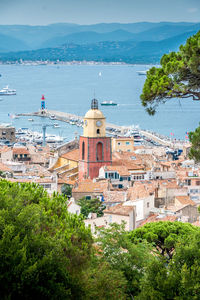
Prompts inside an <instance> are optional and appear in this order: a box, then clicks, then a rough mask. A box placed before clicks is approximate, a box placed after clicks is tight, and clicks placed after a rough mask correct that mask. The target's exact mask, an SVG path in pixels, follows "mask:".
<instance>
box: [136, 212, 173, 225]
mask: <svg viewBox="0 0 200 300" xmlns="http://www.w3.org/2000/svg"><path fill="white" fill-rule="evenodd" d="M176 219H177V216H165V215H163V217H162V216H161V215H158V214H153V215H150V216H149V217H148V218H146V219H145V220H144V221H142V222H141V223H140V225H139V226H138V227H142V226H144V225H145V224H147V223H152V222H160V221H162V222H165V221H171V222H174V221H176Z"/></svg>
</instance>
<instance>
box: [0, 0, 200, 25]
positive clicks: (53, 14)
mask: <svg viewBox="0 0 200 300" xmlns="http://www.w3.org/2000/svg"><path fill="white" fill-rule="evenodd" d="M138 22H155V23H160V22H193V23H197V22H200V1H199V0H168V1H165V0H151V1H149V0H140V1H137V0H123V1H122V0H96V1H94V0H73V1H72V0H34V1H33V0H0V25H30V26H35V25H36V26H37V25H38V26H45V25H51V24H56V23H72V24H79V25H91V24H98V23H138Z"/></svg>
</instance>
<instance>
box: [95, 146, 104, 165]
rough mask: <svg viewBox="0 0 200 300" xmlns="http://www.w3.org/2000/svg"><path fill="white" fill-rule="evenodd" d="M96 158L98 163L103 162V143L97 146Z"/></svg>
mask: <svg viewBox="0 0 200 300" xmlns="http://www.w3.org/2000/svg"><path fill="white" fill-rule="evenodd" d="M96 158H97V161H103V143H102V142H98V143H97V145H96Z"/></svg>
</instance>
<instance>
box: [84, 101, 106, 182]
mask: <svg viewBox="0 0 200 300" xmlns="http://www.w3.org/2000/svg"><path fill="white" fill-rule="evenodd" d="M79 149H80V156H79V179H83V178H91V179H93V178H96V177H98V175H99V169H100V168H101V167H102V166H105V165H111V163H112V150H111V138H110V137H106V119H105V117H104V115H103V113H102V112H101V111H100V110H99V109H98V101H97V100H96V99H93V100H92V103H91V109H90V110H89V111H88V112H87V113H86V115H85V117H84V125H83V136H80V140H79Z"/></svg>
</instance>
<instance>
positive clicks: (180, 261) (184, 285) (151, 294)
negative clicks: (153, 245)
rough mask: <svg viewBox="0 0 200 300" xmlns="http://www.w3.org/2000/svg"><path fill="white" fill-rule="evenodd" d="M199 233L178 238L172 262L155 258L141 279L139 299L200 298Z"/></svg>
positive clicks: (196, 299) (184, 299)
mask: <svg viewBox="0 0 200 300" xmlns="http://www.w3.org/2000/svg"><path fill="white" fill-rule="evenodd" d="M199 245H200V232H199V231H198V232H196V233H194V234H191V235H190V238H187V239H185V240H184V241H183V240H182V241H179V243H178V244H177V245H176V251H175V254H174V255H173V258H172V260H171V261H170V263H169V264H167V263H166V261H165V259H163V258H162V257H161V258H160V257H155V258H154V261H153V262H151V263H150V264H149V265H148V266H147V268H146V272H145V275H144V277H143V279H142V280H141V293H140V295H139V296H138V297H137V298H136V299H138V300H149V299H150V300H154V299H160V300H165V299H168V300H172V299H174V300H187V299H194V300H198V299H200V250H199V249H200V248H199Z"/></svg>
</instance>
